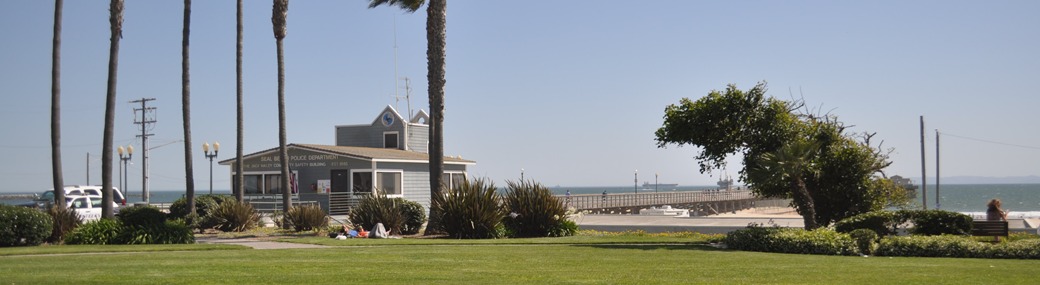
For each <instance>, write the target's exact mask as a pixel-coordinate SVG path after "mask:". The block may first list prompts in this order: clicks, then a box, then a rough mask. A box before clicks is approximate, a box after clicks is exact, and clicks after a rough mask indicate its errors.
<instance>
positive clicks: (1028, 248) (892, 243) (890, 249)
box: [874, 235, 1040, 259]
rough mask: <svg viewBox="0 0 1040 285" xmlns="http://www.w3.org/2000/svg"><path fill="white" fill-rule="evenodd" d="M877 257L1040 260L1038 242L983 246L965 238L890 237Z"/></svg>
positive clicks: (947, 236)
mask: <svg viewBox="0 0 1040 285" xmlns="http://www.w3.org/2000/svg"><path fill="white" fill-rule="evenodd" d="M874 253H875V254H876V255H878V256H917V257H966V258H1018V259H1040V239H1025V240H1017V241H1012V242H1003V243H996V244H990V243H982V242H978V241H975V240H973V239H971V238H967V237H964V236H953V235H942V236H889V237H885V238H883V239H881V242H880V244H878V247H877V250H875V252H874Z"/></svg>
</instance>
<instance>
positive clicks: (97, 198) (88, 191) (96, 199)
mask: <svg viewBox="0 0 1040 285" xmlns="http://www.w3.org/2000/svg"><path fill="white" fill-rule="evenodd" d="M64 190H65V207H70V208H73V209H75V210H76V213H78V214H79V216H80V218H81V219H82V220H83V221H84V222H89V221H94V220H97V219H100V218H101V203H102V197H101V186H96V185H92V186H80V185H70V186H65V189H64ZM112 195H113V197H112V209H113V210H114V211H116V212H118V211H119V206H120V205H126V198H124V196H123V193H122V192H119V189H118V188H116V187H112ZM35 201H36V203H37V205H38V206H39V207H40V208H43V207H44V206H45V205H47V204H50V203H53V202H54V191H53V190H48V191H46V192H43V194H41V195H40V196H39V197H38V198H36V200H35Z"/></svg>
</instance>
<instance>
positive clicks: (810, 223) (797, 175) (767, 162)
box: [749, 140, 820, 230]
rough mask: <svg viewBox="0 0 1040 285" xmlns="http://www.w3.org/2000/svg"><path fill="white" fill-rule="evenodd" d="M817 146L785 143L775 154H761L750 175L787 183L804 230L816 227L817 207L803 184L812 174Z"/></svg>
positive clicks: (807, 143) (806, 143)
mask: <svg viewBox="0 0 1040 285" xmlns="http://www.w3.org/2000/svg"><path fill="white" fill-rule="evenodd" d="M819 148H820V147H819V145H818V144H816V143H814V142H809V141H804V140H796V141H792V142H789V143H787V144H784V145H783V146H781V147H780V149H778V150H776V151H775V152H771V153H766V154H764V155H762V158H761V160H760V161H759V162H760V164H759V165H758V167H756V168H753V169H752V170H751V171H750V173H749V175H758V176H760V177H761V176H763V175H764V176H767V177H770V178H767V179H755V180H756V181H778V182H781V183H786V184H787V187H788V188H789V189H790V191H791V196H792V197H793V198H794V199H793V201H794V203H795V205H796V206H797V207H798V210H799V212H800V214H802V220H803V222H804V223H805V229H806V230H813V229H816V228H818V227H819V225H818V224H817V223H816V205H815V203H814V202H813V198H812V195H811V194H810V193H809V189H808V187H806V184H805V178H806V176H807V175H812V174H813V173H815V171H816V170H815V167H816V165H815V164H814V163H813V158H814V157H815V156H816V154H817V153H818V152H819Z"/></svg>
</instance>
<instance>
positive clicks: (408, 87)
mask: <svg viewBox="0 0 1040 285" xmlns="http://www.w3.org/2000/svg"><path fill="white" fill-rule="evenodd" d="M401 79H404V92H405V93H404V98H405V101H406V102H407V103H408V118H407V119H408V120H411V119H412V86H411V85H410V83H409V79H408V77H399V76H398V74H397V14H394V107H396V108H398V109H400V106H397V103H400V102H401V95H400V93H398V91H399V89H401V88H400V86H399V85H398V81H399V80H401Z"/></svg>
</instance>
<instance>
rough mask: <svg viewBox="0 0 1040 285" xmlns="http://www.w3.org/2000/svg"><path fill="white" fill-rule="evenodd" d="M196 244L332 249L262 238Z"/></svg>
mask: <svg viewBox="0 0 1040 285" xmlns="http://www.w3.org/2000/svg"><path fill="white" fill-rule="evenodd" d="M195 242H196V243H208V244H235V245H244V246H248V247H251V248H253V249H297V248H330V247H329V246H324V245H316V244H302V243H291V242H277V241H271V240H265V239H262V238H230V239H227V238H223V239H222V238H214V237H203V238H199V239H196V240H195Z"/></svg>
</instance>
